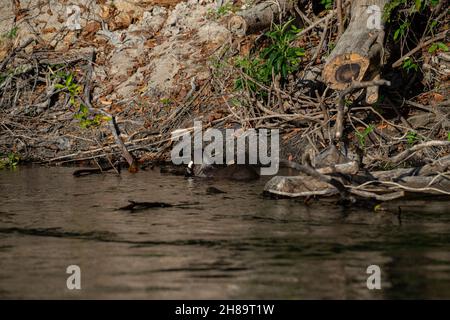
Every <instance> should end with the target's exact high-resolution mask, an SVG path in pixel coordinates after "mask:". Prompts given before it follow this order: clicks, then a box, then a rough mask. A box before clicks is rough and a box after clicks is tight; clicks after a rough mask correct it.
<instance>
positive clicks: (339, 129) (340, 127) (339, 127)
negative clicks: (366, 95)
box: [336, 80, 391, 139]
mask: <svg viewBox="0 0 450 320" xmlns="http://www.w3.org/2000/svg"><path fill="white" fill-rule="evenodd" d="M383 85H386V86H390V85H391V82H390V81H387V80H373V81H364V82H353V83H352V84H351V85H350V86H349V87H348V88H347V89H345V90H343V91H342V92H341V93H340V94H339V101H338V107H337V118H336V139H341V138H342V134H343V131H344V115H345V110H344V108H345V96H346V95H347V94H349V93H351V92H352V91H354V90H357V89H362V88H367V87H374V86H383Z"/></svg>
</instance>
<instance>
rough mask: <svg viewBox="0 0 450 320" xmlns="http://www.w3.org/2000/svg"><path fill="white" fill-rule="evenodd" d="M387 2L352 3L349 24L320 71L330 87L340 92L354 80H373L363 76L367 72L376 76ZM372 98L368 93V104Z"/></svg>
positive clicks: (367, 0) (357, 0) (365, 1)
mask: <svg viewBox="0 0 450 320" xmlns="http://www.w3.org/2000/svg"><path fill="white" fill-rule="evenodd" d="M388 2H389V1H387V0H355V1H353V3H352V7H351V21H350V24H349V25H348V27H347V29H346V30H345V32H344V34H343V35H342V36H341V37H340V38H339V41H338V42H337V44H336V47H335V48H334V49H333V51H332V52H331V54H330V56H329V57H328V58H327V61H326V64H325V67H324V70H323V74H322V76H323V79H324V81H325V82H326V84H327V85H329V86H330V87H331V88H333V89H336V90H343V89H345V88H346V87H348V86H349V85H350V84H351V83H352V82H354V81H358V82H360V81H362V80H373V79H366V78H365V75H366V74H369V72H368V71H369V70H371V72H370V73H374V74H376V72H374V70H377V69H379V67H380V63H381V54H382V49H383V40H384V32H383V30H382V28H383V26H382V20H381V14H382V12H383V8H384V6H385V5H386V3H388ZM376 8H379V10H380V11H377V10H378V9H376ZM374 19H375V20H374ZM378 19H379V20H378ZM372 22H373V24H372ZM377 24H379V25H377ZM378 27H379V28H378ZM372 95H375V96H376V94H375V93H373V92H371V96H370V97H369V101H371V100H374V99H375V96H372Z"/></svg>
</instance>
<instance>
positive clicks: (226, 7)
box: [207, 2, 237, 19]
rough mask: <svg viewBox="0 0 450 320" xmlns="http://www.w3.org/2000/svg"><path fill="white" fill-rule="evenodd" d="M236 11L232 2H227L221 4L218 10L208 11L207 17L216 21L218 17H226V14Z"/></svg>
mask: <svg viewBox="0 0 450 320" xmlns="http://www.w3.org/2000/svg"><path fill="white" fill-rule="evenodd" d="M236 11H237V7H235V6H234V5H233V3H232V2H227V3H225V4H223V5H222V6H220V7H219V8H217V9H216V10H214V9H209V10H208V13H207V16H208V17H212V18H215V19H218V18H220V17H223V16H225V15H227V14H228V13H231V12H236Z"/></svg>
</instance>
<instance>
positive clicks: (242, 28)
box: [228, 15, 248, 37]
mask: <svg viewBox="0 0 450 320" xmlns="http://www.w3.org/2000/svg"><path fill="white" fill-rule="evenodd" d="M228 30H230V31H231V32H232V33H233V34H235V35H237V36H239V37H243V36H245V35H246V34H247V30H248V24H247V22H246V21H245V19H244V18H243V17H241V16H238V15H235V16H233V17H231V18H230V20H228Z"/></svg>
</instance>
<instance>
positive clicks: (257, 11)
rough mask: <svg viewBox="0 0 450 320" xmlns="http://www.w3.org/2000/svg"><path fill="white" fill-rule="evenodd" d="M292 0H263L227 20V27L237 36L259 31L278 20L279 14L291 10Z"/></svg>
mask: <svg viewBox="0 0 450 320" xmlns="http://www.w3.org/2000/svg"><path fill="white" fill-rule="evenodd" d="M294 2H295V1H294V0H278V1H264V2H261V3H258V4H256V5H255V6H253V7H251V8H250V9H247V10H244V11H241V12H239V13H238V14H236V15H234V16H232V17H231V18H230V19H229V20H228V29H229V30H230V31H231V32H232V33H233V34H235V35H237V36H245V35H248V34H252V33H255V32H258V31H261V30H263V29H265V28H267V27H269V26H270V25H271V23H272V22H273V21H278V20H280V19H279V18H280V15H283V13H285V12H287V11H290V10H292V8H293V7H294Z"/></svg>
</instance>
